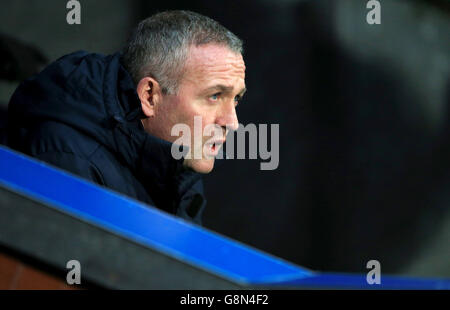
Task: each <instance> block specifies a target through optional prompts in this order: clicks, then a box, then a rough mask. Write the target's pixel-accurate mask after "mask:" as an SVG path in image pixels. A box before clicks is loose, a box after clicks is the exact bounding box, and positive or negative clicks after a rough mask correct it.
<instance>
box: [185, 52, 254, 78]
mask: <svg viewBox="0 0 450 310" xmlns="http://www.w3.org/2000/svg"><path fill="white" fill-rule="evenodd" d="M185 69H186V71H185V74H184V78H185V80H186V82H190V83H195V84H201V85H202V86H205V87H208V86H211V85H214V84H216V83H220V84H225V85H227V86H233V87H244V86H245V85H244V80H245V64H244V59H243V58H242V55H241V54H237V53H235V52H233V51H231V50H230V49H229V48H228V47H226V46H220V45H215V44H206V45H200V46H192V47H191V48H190V51H189V54H188V58H187V60H186V68H185Z"/></svg>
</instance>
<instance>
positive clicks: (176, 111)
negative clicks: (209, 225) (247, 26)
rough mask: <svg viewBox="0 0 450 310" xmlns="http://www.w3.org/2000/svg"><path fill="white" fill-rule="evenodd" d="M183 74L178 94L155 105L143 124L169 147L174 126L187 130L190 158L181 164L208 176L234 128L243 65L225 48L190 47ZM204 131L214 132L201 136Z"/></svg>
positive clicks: (167, 97) (214, 46) (166, 97)
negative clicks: (212, 130)
mask: <svg viewBox="0 0 450 310" xmlns="http://www.w3.org/2000/svg"><path fill="white" fill-rule="evenodd" d="M185 69H186V70H185V73H184V75H183V77H182V80H181V82H180V85H179V89H178V93H177V94H176V95H164V96H163V98H162V101H161V103H159V104H157V105H156V106H155V115H154V117H152V118H150V119H148V120H147V129H148V131H149V132H150V133H151V134H153V135H155V136H157V137H159V138H161V139H164V140H167V141H169V142H174V141H175V140H177V139H178V138H179V137H178V136H172V135H171V130H172V128H173V126H175V125H176V124H186V125H187V126H189V128H190V132H191V141H190V155H191V156H190V159H187V158H186V159H185V160H184V165H185V166H187V167H190V168H192V169H193V170H194V171H197V172H200V173H209V172H210V171H211V170H212V169H213V167H214V156H215V155H217V153H218V152H219V149H220V147H222V144H223V142H225V138H226V134H227V132H228V130H229V129H231V130H236V129H237V128H238V126H239V123H238V119H237V115H236V105H237V103H238V101H239V99H240V98H241V97H242V95H243V94H244V92H245V65H244V60H243V58H242V55H240V54H236V53H234V52H232V51H231V50H230V49H228V48H227V47H225V46H221V45H216V44H206V45H201V46H198V47H195V46H194V47H191V49H190V52H189V55H188V58H187V61H186V68H185ZM195 116H197V117H200V118H197V121H198V120H199V119H201V127H199V128H201V132H200V130H196V131H194V117H195ZM206 126H208V127H209V128H211V127H212V126H215V128H216V129H215V130H214V132H209V133H208V135H207V136H203V130H204V128H205V127H206ZM195 140H196V141H197V143H194V142H195ZM212 141H215V143H211V142H212ZM194 153H195V154H201V158H197V157H198V156H195V157H194V155H195V154H194Z"/></svg>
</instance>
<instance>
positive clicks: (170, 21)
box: [122, 11, 243, 94]
mask: <svg viewBox="0 0 450 310" xmlns="http://www.w3.org/2000/svg"><path fill="white" fill-rule="evenodd" d="M208 43H215V44H219V45H224V46H227V47H228V48H229V49H230V50H231V51H233V52H235V53H238V54H242V53H243V43H242V40H241V39H239V38H238V37H237V36H236V35H234V34H233V33H232V32H231V31H229V30H228V29H226V28H225V27H224V26H222V25H221V24H219V23H218V22H217V21H215V20H213V19H211V18H209V17H206V16H203V15H201V14H198V13H194V12H191V11H166V12H161V13H157V14H155V15H152V16H150V17H149V18H147V19H145V20H143V21H141V22H140V23H139V24H138V26H137V27H136V28H135V29H134V31H133V33H132V34H131V36H130V38H129V40H128V42H127V44H126V46H125V48H124V49H123V51H122V62H123V65H124V66H125V68H126V69H127V71H128V72H129V73H130V75H131V77H132V78H133V80H134V82H135V83H136V84H137V83H138V82H139V81H140V80H141V79H142V78H143V77H146V76H150V77H152V78H154V79H155V80H156V81H158V83H159V84H160V86H161V88H162V91H163V93H164V94H176V93H177V91H178V86H179V83H180V81H181V79H182V76H183V72H184V64H185V62H186V59H187V55H188V51H189V48H190V46H199V45H203V44H208Z"/></svg>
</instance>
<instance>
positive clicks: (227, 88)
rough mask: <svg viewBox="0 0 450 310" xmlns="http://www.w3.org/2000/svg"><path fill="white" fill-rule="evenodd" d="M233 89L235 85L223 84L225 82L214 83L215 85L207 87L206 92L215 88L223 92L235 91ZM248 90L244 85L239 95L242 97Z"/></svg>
mask: <svg viewBox="0 0 450 310" xmlns="http://www.w3.org/2000/svg"><path fill="white" fill-rule="evenodd" d="M233 89H234V87H233V86H226V85H223V84H218V85H214V86H211V87H209V88H207V89H205V93H208V92H210V91H213V90H217V91H220V92H223V93H231V92H232V91H233ZM246 91H247V88H246V87H244V88H243V89H242V90H241V91H240V92H239V94H238V95H239V96H241V97H242V96H243V95H244V93H245V92H246Z"/></svg>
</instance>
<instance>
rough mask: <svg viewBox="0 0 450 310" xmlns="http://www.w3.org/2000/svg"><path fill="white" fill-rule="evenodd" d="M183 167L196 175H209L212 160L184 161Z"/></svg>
mask: <svg viewBox="0 0 450 310" xmlns="http://www.w3.org/2000/svg"><path fill="white" fill-rule="evenodd" d="M184 165H185V166H186V167H189V168H191V169H192V170H194V171H195V172H198V173H204V174H206V173H210V172H211V171H212V170H213V168H214V159H194V160H192V159H185V160H184Z"/></svg>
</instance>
